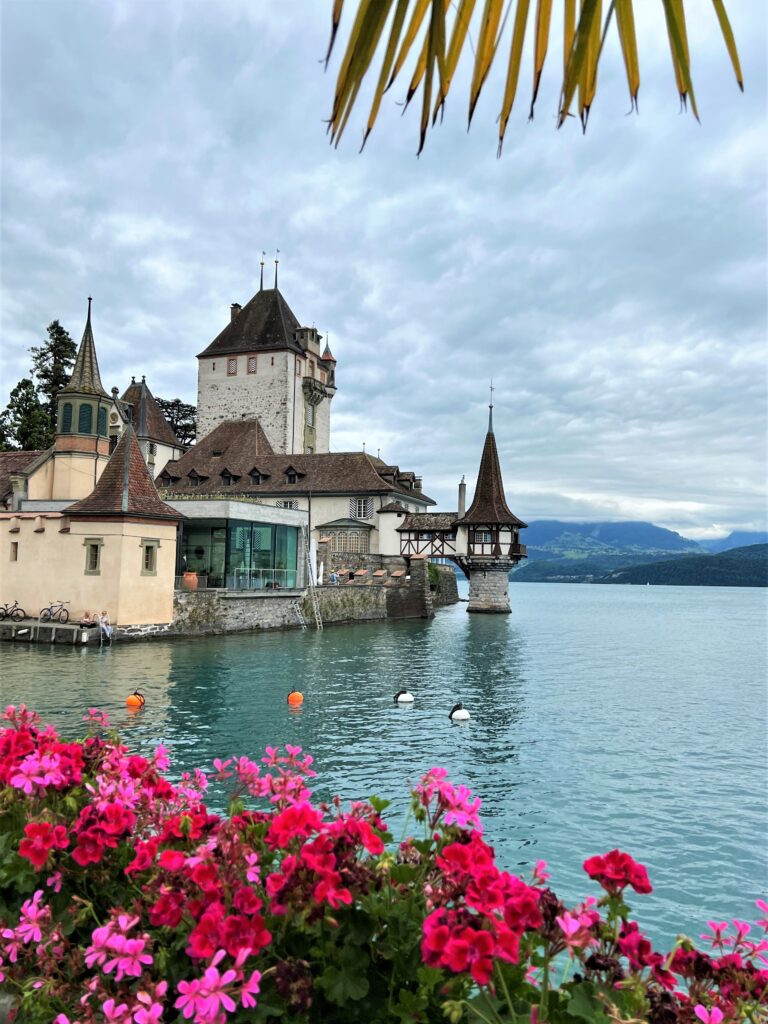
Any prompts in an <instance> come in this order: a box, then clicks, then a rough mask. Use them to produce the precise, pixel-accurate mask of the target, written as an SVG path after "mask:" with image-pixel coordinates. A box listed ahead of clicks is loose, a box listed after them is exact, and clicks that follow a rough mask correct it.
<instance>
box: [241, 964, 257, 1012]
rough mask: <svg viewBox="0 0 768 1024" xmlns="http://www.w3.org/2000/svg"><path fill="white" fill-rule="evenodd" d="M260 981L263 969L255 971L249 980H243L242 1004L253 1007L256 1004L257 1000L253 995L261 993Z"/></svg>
mask: <svg viewBox="0 0 768 1024" xmlns="http://www.w3.org/2000/svg"><path fill="white" fill-rule="evenodd" d="M260 981H261V971H254V972H253V974H252V975H251V976H250V978H248V980H247V981H245V980H244V981H243V984H242V986H241V987H240V1003H241V1005H242V1006H246V1007H248V1008H253V1007H254V1006H255V1005H256V1000H255V999H254V998H253V997H254V996H256V995H258V994H259V991H260V989H259V982H260Z"/></svg>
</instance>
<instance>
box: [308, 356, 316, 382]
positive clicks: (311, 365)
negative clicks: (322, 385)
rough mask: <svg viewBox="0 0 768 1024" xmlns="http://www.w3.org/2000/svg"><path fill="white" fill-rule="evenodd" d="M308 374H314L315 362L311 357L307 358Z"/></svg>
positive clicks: (311, 375)
mask: <svg viewBox="0 0 768 1024" xmlns="http://www.w3.org/2000/svg"><path fill="white" fill-rule="evenodd" d="M309 376H310V377H313V378H314V376H315V364H314V362H313V360H311V359H310V360H309Z"/></svg>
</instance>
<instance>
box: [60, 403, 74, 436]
mask: <svg viewBox="0 0 768 1024" xmlns="http://www.w3.org/2000/svg"><path fill="white" fill-rule="evenodd" d="M61 432H62V434H71V433H72V403H71V402H65V403H64V407H63V408H62V410H61Z"/></svg>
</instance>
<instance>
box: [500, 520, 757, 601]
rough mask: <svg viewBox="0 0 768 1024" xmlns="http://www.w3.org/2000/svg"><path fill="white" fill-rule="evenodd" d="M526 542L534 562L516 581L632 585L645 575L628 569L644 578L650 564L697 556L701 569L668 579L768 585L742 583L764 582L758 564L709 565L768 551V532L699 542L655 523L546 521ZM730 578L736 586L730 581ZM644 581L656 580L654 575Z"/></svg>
mask: <svg viewBox="0 0 768 1024" xmlns="http://www.w3.org/2000/svg"><path fill="white" fill-rule="evenodd" d="M521 539H522V540H523V542H524V543H525V544H526V545H527V547H528V559H527V561H525V562H523V563H521V565H520V566H519V567H518V568H517V569H516V570H515V571H514V573H513V574H512V575H511V578H512V579H513V580H514V581H515V582H558V583H596V582H616V583H619V582H621V583H630V582H637V580H639V576H638V577H637V580H636V579H635V578H634V574H633V576H632V578H631V579H630V578H629V577H628V576H627V575H626V573H625V572H623V570H628V569H630V568H634V567H637V570H638V572H639V574H640V576H642V575H643V572H644V570H645V567H647V566H648V565H652V564H655V563H660V562H661V563H670V560H675V561H687V560H688V559H691V558H696V561H697V562H699V561H701V565H700V566H699V567H698V568H696V567H694V566H693V565H691V566H690V569H689V571H686V572H682V571H680V572H678V570H677V569H674V568H667V569H665V570H663V571H662V575H665V578H666V577H670V581H671V577H676V578H679V579H680V581H681V582H682V581H683V578H684V579H685V581H686V582H688V581H690V582H691V583H693V582H694V581H697V582H698V583H699V585H702V586H704V585H708V584H706V583H704V577H710V576H712V578H716V579H717V580H718V583H716V584H713V585H731V586H754V585H765V584H761V583H749V582H742V581H743V580H745V579H748V578H749V579H753V578H761V577H760V570H758V569H755V567H754V566H751V568H750V567H749V566H747V567H746V568H745V566H744V565H743V564H741V563H739V564H738V565H736V564H735V563H730V562H728V561H727V560H726V561H721V562H720V563H719V564H718V566H717V567H715V566H714V565H712V566H711V568H709V569H707V570H706V572H705V571H704V569H703V566H704V564H705V563H707V564H709V563H710V561H711V560H712V556H713V555H718V556H719V555H721V554H722V553H723V552H728V551H731V550H734V549H736V548H743V549H745V550H748V549H749V548H754V547H755V546H757V547H764V546H765V545H766V543H768V533H762V532H748V531H734V532H732V533H731V534H730V535H729V536H728V537H722V538H719V539H717V540H710V541H704V542H697V541H695V540H691V539H689V538H687V537H683V536H681V534H679V533H675V532H674V531H673V530H667V529H665V528H664V527H661V526H655V525H654V524H653V523H646V522H618V523H610V522H599V523H570V522H563V521H561V520H557V519H542V520H537V521H535V522H533V523H531V524H530V525H529V527H528V529H527V530H525V531H524V533H523V535H522V537H521ZM765 550H766V551H768V548H766V549H765ZM764 555H765V552H762V553H759V552H757V551H753V552H752V554H751V555H747V556H744V557H747V558H748V559H749V558H751V559H752V560H753V561H754V559H755V558H757V559H759V558H760V557H764ZM737 557H739V556H737ZM753 569H755V572H754V573H752V570H753ZM750 573H752V575H750ZM755 573H756V574H757V575H755ZM646 576H647V573H646ZM728 579H732V580H733V582H732V583H730V584H729V583H727V582H724V581H726V580H728ZM737 581H738V582H737ZM642 582H653V580H651V579H650V577H648V578H644V579H643V580H642Z"/></svg>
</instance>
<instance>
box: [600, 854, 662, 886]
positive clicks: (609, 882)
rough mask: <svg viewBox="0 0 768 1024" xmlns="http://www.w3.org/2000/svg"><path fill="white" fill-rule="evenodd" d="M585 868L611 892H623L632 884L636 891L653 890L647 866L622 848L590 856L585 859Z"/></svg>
mask: <svg viewBox="0 0 768 1024" xmlns="http://www.w3.org/2000/svg"><path fill="white" fill-rule="evenodd" d="M584 870H585V871H586V872H587V874H588V875H589V877H590V878H594V879H596V880H597V881H598V882H599V883H600V885H602V887H603V888H604V889H605V890H606V891H607V892H610V893H617V892H621V891H622V889H625V888H626V887H627V886H628V885H631V886H632V888H633V889H634V890H635V892H639V893H648V892H653V887H652V886H651V883H650V881H649V880H648V872H647V871H646V869H645V867H644V866H643V865H642V864H638V863H637V861H635V860H633V859H632V858H631V857H630V855H629V854H628V853H622V852H621V850H611V851H610V853H606V854H604V855H603V856H597V857H589V858H588V859H587V860H585V861H584Z"/></svg>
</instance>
